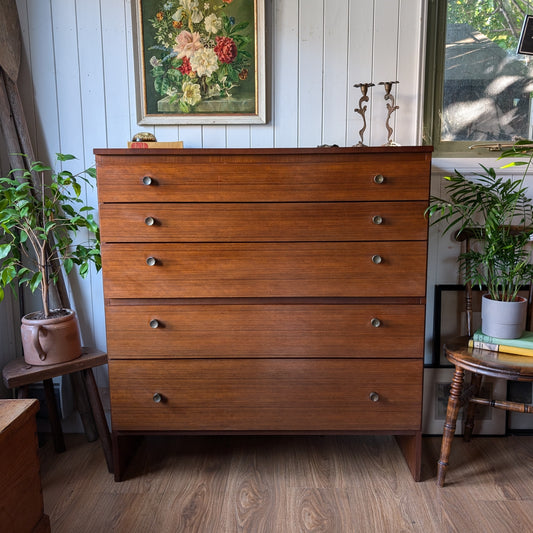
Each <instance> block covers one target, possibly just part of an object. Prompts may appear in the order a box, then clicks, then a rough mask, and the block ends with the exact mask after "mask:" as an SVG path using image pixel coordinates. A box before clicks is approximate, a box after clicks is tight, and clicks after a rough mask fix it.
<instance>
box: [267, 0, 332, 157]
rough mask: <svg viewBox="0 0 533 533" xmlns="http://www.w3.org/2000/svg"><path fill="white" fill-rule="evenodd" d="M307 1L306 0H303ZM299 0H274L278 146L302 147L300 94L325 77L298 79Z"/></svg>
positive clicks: (275, 113)
mask: <svg viewBox="0 0 533 533" xmlns="http://www.w3.org/2000/svg"><path fill="white" fill-rule="evenodd" d="M300 1H301V2H304V1H305V0H300ZM298 4H299V1H298V0H292V1H287V0H274V1H273V4H272V5H273V9H274V13H275V15H274V16H275V21H274V31H273V33H272V37H273V47H274V54H273V58H272V61H273V76H274V87H273V88H274V94H273V95H272V100H273V110H272V120H273V121H274V146H275V147H282V146H298V114H297V109H298V94H299V91H300V87H301V86H302V85H303V84H306V83H313V84H315V85H316V86H317V88H319V87H321V86H322V82H321V80H316V79H313V78H311V79H307V80H301V79H299V78H298V61H299V58H298Z"/></svg>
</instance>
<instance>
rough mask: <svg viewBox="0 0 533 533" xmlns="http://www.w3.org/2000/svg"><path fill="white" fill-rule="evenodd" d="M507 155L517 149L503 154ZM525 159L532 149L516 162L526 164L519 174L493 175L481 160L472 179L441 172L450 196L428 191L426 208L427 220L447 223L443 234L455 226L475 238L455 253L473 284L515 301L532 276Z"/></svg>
mask: <svg viewBox="0 0 533 533" xmlns="http://www.w3.org/2000/svg"><path fill="white" fill-rule="evenodd" d="M528 142H529V141H528ZM517 144H518V143H517ZM529 146H531V143H529ZM523 154H525V152H523ZM511 156H516V152H513V151H512V150H510V151H508V152H506V153H504V155H503V157H511ZM530 162H531V152H529V162H527V163H523V162H521V163H523V164H526V165H527V168H526V172H524V175H523V177H522V179H520V180H513V179H511V178H501V177H498V176H497V175H496V171H495V170H494V169H493V168H487V167H485V166H483V165H481V167H482V169H483V172H482V173H481V172H480V173H475V174H474V176H473V179H469V178H466V177H465V176H464V175H463V174H461V173H460V172H458V171H455V173H454V175H453V176H447V177H446V178H445V179H446V180H447V184H446V186H445V191H446V193H447V195H449V197H448V198H439V197H435V196H432V197H431V201H430V206H429V207H428V209H427V210H426V213H427V214H428V215H429V216H430V217H433V221H432V224H436V223H439V222H444V223H446V226H445V227H444V230H443V233H444V234H445V233H447V232H449V231H450V230H452V229H456V228H457V236H459V235H460V234H461V233H463V232H467V231H468V232H469V233H470V236H471V237H473V238H474V239H475V240H476V241H479V242H478V243H477V247H476V248H473V249H471V250H469V251H466V252H464V253H462V254H461V255H460V256H459V264H460V270H461V272H462V274H463V276H464V279H465V280H466V281H470V282H471V283H472V285H478V286H479V287H482V286H485V287H486V288H487V290H488V293H489V295H490V297H491V298H492V299H494V300H501V301H507V302H508V301H514V300H515V299H516V296H517V293H518V291H519V290H520V287H521V286H523V285H527V284H529V283H531V280H532V278H533V265H531V263H530V261H529V260H530V250H529V242H530V239H531V236H532V235H533V205H532V202H531V199H530V198H528V196H527V187H526V186H525V185H524V177H525V175H526V173H527V169H528V168H529V164H530ZM521 163H511V165H507V166H512V165H517V164H521Z"/></svg>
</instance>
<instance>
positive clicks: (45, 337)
mask: <svg viewBox="0 0 533 533" xmlns="http://www.w3.org/2000/svg"><path fill="white" fill-rule="evenodd" d="M40 314H41V313H29V314H27V315H25V316H24V317H22V325H21V327H20V329H21V334H22V348H23V350H24V360H25V361H26V363H28V364H29V365H53V364H56V363H64V362H66V361H71V360H72V359H76V358H77V357H79V356H80V355H81V341H80V328H79V325H78V319H77V317H76V313H75V312H74V311H73V310H72V309H55V310H54V311H52V317H49V318H38V317H39V315H40ZM55 315H59V316H55Z"/></svg>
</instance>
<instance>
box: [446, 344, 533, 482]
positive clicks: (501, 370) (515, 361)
mask: <svg viewBox="0 0 533 533" xmlns="http://www.w3.org/2000/svg"><path fill="white" fill-rule="evenodd" d="M444 351H445V354H446V357H447V359H448V360H449V361H450V363H452V364H453V365H454V366H455V372H454V375H453V379H452V384H451V390H450V397H449V399H448V408H447V411H446V420H445V422H444V430H443V433H442V444H441V451H440V458H439V461H438V473H437V485H438V486H439V487H442V486H443V485H444V479H445V477H446V472H447V470H448V460H449V457H450V451H451V447H452V440H453V437H454V434H455V427H456V423H457V415H458V414H459V409H460V408H461V406H463V405H464V406H465V408H466V412H465V429H464V439H465V440H466V441H468V440H469V439H470V437H471V435H472V429H473V427H474V408H475V405H476V404H481V405H488V406H490V407H497V408H500V409H506V410H508V411H516V412H521V413H533V406H532V405H527V404H521V403H516V402H508V401H506V400H496V399H487V398H478V397H477V394H478V392H479V388H480V385H481V380H482V378H483V376H490V377H493V378H501V379H506V380H511V381H526V382H533V357H528V356H523V355H513V354H507V353H503V352H493V351H490V350H483V349H479V348H470V347H469V346H468V338H466V337H464V338H461V339H457V340H456V341H453V342H451V343H449V344H447V345H446V346H445V347H444ZM465 372H470V373H471V374H472V382H471V384H470V386H469V387H468V388H466V389H465V388H464V377H465Z"/></svg>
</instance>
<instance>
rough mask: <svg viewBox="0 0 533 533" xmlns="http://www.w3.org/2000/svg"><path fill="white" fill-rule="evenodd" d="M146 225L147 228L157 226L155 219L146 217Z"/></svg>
mask: <svg viewBox="0 0 533 533" xmlns="http://www.w3.org/2000/svg"><path fill="white" fill-rule="evenodd" d="M144 223H145V224H146V225H147V226H153V225H154V224H155V218H153V217H146V218H145V219H144Z"/></svg>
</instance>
